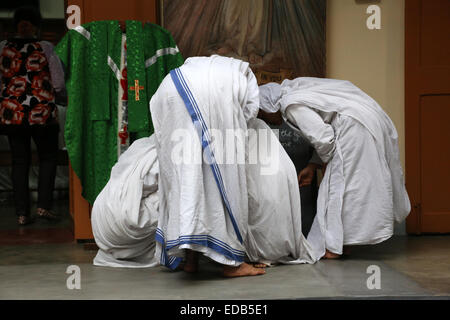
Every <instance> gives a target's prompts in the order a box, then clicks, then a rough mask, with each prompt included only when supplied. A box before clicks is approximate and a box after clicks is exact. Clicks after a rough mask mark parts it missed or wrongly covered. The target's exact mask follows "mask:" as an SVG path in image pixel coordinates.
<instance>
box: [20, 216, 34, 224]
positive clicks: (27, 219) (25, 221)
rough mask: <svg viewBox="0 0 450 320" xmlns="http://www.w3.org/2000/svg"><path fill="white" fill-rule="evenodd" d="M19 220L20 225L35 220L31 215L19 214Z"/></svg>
mask: <svg viewBox="0 0 450 320" xmlns="http://www.w3.org/2000/svg"><path fill="white" fill-rule="evenodd" d="M17 222H18V223H19V225H21V226H25V225H27V224H31V223H33V222H34V220H33V219H32V218H31V217H30V216H19V217H18V218H17Z"/></svg>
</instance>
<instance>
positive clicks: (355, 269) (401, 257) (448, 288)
mask: <svg viewBox="0 0 450 320" xmlns="http://www.w3.org/2000/svg"><path fill="white" fill-rule="evenodd" d="M449 252H450V237H449V236H428V237H404V236H400V237H395V238H393V239H391V240H388V241H387V242H385V243H383V244H381V245H378V246H365V247H357V248H355V249H354V250H353V252H352V256H351V258H346V259H342V260H334V261H331V260H322V261H319V262H318V263H317V264H315V265H294V266H286V265H283V266H277V267H273V268H269V269H267V273H266V275H264V276H259V277H246V278H236V279H225V278H222V277H221V276H220V271H221V268H220V267H219V266H217V265H216V264H214V263H212V262H210V261H208V260H204V259H202V260H201V265H200V267H201V270H200V272H199V273H198V274H195V275H190V274H186V273H184V272H170V271H168V270H167V269H165V268H163V267H156V268H150V269H116V268H105V267H95V266H93V265H92V263H91V262H92V259H93V257H94V256H95V253H96V252H95V251H86V250H84V249H83V246H82V245H80V244H75V243H68V244H43V245H27V246H3V247H0V283H1V286H0V299H301V298H361V297H363V298H377V297H396V298H402V297H403V298H423V297H450V267H449V266H450V263H449V259H450V258H449V254H448V253H449ZM69 265H78V266H79V267H80V269H81V289H80V290H69V289H67V287H66V280H67V277H68V276H69V275H68V274H66V269H67V267H68V266H69ZM370 265H377V266H378V267H379V268H380V271H381V289H380V290H377V289H373V290H369V289H368V288H367V285H366V282H367V278H368V277H369V276H370V274H367V267H368V266H370Z"/></svg>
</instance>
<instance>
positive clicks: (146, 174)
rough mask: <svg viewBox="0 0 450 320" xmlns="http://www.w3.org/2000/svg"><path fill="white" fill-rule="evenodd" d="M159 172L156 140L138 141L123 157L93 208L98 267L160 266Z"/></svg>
mask: <svg viewBox="0 0 450 320" xmlns="http://www.w3.org/2000/svg"><path fill="white" fill-rule="evenodd" d="M158 172H159V169H158V158H157V154H156V146H155V138H154V136H151V137H149V138H142V139H139V140H136V141H135V142H134V143H133V144H132V145H131V146H130V147H129V148H128V150H127V151H125V152H124V153H123V154H122V155H121V156H120V158H119V161H118V162H117V163H116V164H115V165H114V167H113V168H112V171H111V177H110V180H109V181H108V183H107V185H106V186H105V188H103V190H102V191H101V192H100V194H99V195H98V197H97V198H96V200H95V202H94V206H93V208H92V215H91V222H92V230H93V233H94V237H95V242H96V243H97V246H98V247H99V251H98V253H97V256H96V257H95V259H94V265H98V266H111V267H131V268H132V267H136V268H137V267H141V268H142V267H152V266H155V265H158V263H159V261H158V259H156V258H155V241H154V239H155V232H156V226H157V222H158V207H159V199H158V193H157V190H158Z"/></svg>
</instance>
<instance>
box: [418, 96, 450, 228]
mask: <svg viewBox="0 0 450 320" xmlns="http://www.w3.org/2000/svg"><path fill="white" fill-rule="evenodd" d="M420 100H421V101H420V119H421V126H420V132H421V134H420V147H421V154H422V156H421V165H420V167H421V181H422V188H421V198H422V202H421V215H422V217H421V220H422V221H423V225H422V228H423V230H426V231H427V232H445V230H447V226H448V225H449V223H450V125H449V123H448V119H450V95H440V96H423V97H422V98H421V99H420Z"/></svg>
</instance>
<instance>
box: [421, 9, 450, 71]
mask: <svg viewBox="0 0 450 320" xmlns="http://www.w3.org/2000/svg"><path fill="white" fill-rule="evenodd" d="M421 10H422V12H421V17H420V43H421V45H420V64H421V66H448V65H449V63H450V61H449V57H450V36H449V33H448V31H449V30H450V18H449V17H450V1H448V0H431V1H430V0H428V1H421ZM445 35H446V36H445Z"/></svg>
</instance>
